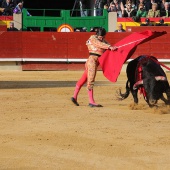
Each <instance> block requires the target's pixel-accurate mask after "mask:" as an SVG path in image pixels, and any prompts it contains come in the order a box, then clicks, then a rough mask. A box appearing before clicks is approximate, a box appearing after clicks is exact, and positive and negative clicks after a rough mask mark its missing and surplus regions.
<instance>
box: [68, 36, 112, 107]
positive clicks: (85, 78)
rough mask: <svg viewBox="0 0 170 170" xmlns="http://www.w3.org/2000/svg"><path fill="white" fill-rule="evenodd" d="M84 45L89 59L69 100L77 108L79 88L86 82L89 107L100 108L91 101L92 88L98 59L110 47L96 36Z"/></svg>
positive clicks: (91, 37)
mask: <svg viewBox="0 0 170 170" xmlns="http://www.w3.org/2000/svg"><path fill="white" fill-rule="evenodd" d="M86 45H87V47H88V51H89V58H88V60H87V61H86V63H85V71H84V73H83V75H82V77H81V78H80V80H79V81H78V82H77V83H76V88H75V91H74V96H73V97H72V98H71V100H72V102H73V103H74V104H75V105H77V106H79V104H78V103H77V96H78V93H79V91H80V89H81V87H82V86H83V85H84V84H85V83H86V82H87V90H88V96H89V106H91V107H102V106H101V105H99V104H96V103H95V101H94V99H93V86H94V81H95V77H96V72H97V67H98V65H99V61H98V58H99V57H100V56H101V55H102V54H103V53H104V51H105V50H107V49H110V47H111V45H110V44H109V43H108V42H107V41H106V40H104V38H103V39H102V40H101V39H99V38H98V35H92V36H90V38H89V39H88V40H87V42H86Z"/></svg>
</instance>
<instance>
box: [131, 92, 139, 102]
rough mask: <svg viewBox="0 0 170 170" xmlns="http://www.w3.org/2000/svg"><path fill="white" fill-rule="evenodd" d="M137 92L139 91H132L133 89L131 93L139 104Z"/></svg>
mask: <svg viewBox="0 0 170 170" xmlns="http://www.w3.org/2000/svg"><path fill="white" fill-rule="evenodd" d="M137 92H138V90H132V89H131V93H132V96H133V99H134V103H135V104H138V93H137Z"/></svg>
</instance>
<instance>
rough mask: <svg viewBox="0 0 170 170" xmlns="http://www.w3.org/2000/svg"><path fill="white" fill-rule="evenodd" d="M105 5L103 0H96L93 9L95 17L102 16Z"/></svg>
mask: <svg viewBox="0 0 170 170" xmlns="http://www.w3.org/2000/svg"><path fill="white" fill-rule="evenodd" d="M105 4H106V1H105V0H96V2H95V9H96V15H97V16H102V15H103V9H104V5H105Z"/></svg>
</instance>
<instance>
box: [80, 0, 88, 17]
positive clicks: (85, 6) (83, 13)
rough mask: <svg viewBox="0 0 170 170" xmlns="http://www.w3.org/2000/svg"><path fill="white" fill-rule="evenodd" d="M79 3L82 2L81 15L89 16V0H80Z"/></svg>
mask: <svg viewBox="0 0 170 170" xmlns="http://www.w3.org/2000/svg"><path fill="white" fill-rule="evenodd" d="M79 3H80V15H81V17H86V16H88V11H87V9H88V7H87V1H86V0H80V1H79Z"/></svg>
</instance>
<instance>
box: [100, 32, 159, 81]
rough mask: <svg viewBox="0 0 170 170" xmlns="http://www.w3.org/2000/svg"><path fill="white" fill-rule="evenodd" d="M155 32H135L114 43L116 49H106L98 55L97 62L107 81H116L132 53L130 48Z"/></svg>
mask: <svg viewBox="0 0 170 170" xmlns="http://www.w3.org/2000/svg"><path fill="white" fill-rule="evenodd" d="M120 34H121V33H120ZM155 34H156V32H152V31H150V30H147V31H144V32H140V33H139V32H135V33H132V34H130V35H129V36H127V37H125V38H124V39H122V40H121V41H119V42H117V43H116V44H114V46H116V47H118V49H117V50H115V51H110V50H106V51H105V52H104V54H103V55H102V56H101V57H99V63H100V66H101V68H102V70H103V74H104V76H105V77H106V78H107V79H108V80H109V81H111V82H116V81H117V78H118V76H119V74H120V71H121V69H122V66H123V64H124V62H126V60H128V59H129V58H130V57H131V55H132V54H130V52H131V51H132V49H135V48H134V47H136V46H137V45H138V44H139V43H141V42H142V41H144V40H145V39H147V38H149V37H151V36H153V35H155Z"/></svg>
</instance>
